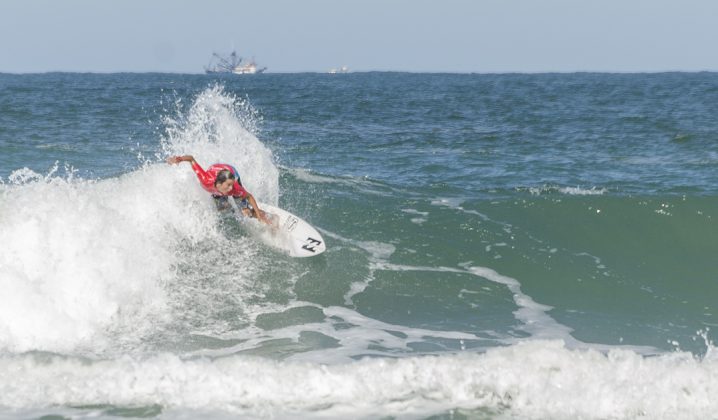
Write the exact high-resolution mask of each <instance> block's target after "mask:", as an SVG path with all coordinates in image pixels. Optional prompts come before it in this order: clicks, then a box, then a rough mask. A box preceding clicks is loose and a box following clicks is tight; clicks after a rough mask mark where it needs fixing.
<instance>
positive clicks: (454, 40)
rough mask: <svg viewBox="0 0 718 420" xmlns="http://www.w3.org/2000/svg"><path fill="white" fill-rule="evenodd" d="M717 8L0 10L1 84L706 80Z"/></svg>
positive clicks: (385, 4) (42, 3)
mask: <svg viewBox="0 0 718 420" xmlns="http://www.w3.org/2000/svg"><path fill="white" fill-rule="evenodd" d="M717 43H718V0H671V1H668V0H593V1H588V0H473V1H471V0H435V1H425V0H255V1H244V0H198V1H189V0H185V1H183V0H0V72H13V73H21V72H45V71H93V72H113V71H131V72H140V71H167V72H182V73H200V72H202V71H203V66H205V65H206V64H208V62H209V59H210V56H211V54H212V52H213V51H217V52H229V51H230V50H231V49H232V48H235V49H236V50H237V51H238V53H240V55H243V56H248V57H251V56H254V57H255V58H256V60H257V63H258V64H259V65H260V66H267V67H269V70H268V71H271V72H294V71H327V70H328V69H330V68H333V67H339V66H342V65H346V66H348V67H349V68H350V70H354V71H363V70H398V71H417V72H419V71H427V72H436V71H449V72H543V71H619V72H625V71H666V70H685V71H696V70H718V53H717V51H718V48H717V47H716V44H717Z"/></svg>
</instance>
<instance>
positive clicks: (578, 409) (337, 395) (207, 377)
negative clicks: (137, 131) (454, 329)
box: [0, 341, 718, 419]
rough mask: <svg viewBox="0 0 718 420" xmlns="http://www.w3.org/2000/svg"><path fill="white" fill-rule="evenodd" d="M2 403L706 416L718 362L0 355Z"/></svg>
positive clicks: (609, 357)
mask: <svg viewBox="0 0 718 420" xmlns="http://www.w3.org/2000/svg"><path fill="white" fill-rule="evenodd" d="M0 372H1V373H2V375H0V406H5V407H9V408H17V409H21V408H23V407H47V406H52V405H60V406H63V405H64V406H68V405H80V406H81V405H101V404H113V405H118V406H130V407H132V406H147V405H152V404H159V405H162V406H163V407H165V410H168V412H172V410H183V411H184V410H187V409H189V410H195V411H196V413H202V412H207V413H210V412H212V411H213V410H219V411H221V412H222V413H224V414H225V415H226V416H228V417H231V416H232V415H241V416H250V417H286V416H291V417H297V418H315V417H322V418H327V417H329V418H336V417H343V416H351V417H352V418H362V417H377V416H386V415H397V416H399V417H401V418H412V417H425V416H427V415H431V414H432V413H440V412H447V411H449V410H455V409H464V410H474V411H469V412H477V411H475V410H482V411H481V412H484V413H494V414H495V415H496V414H499V415H502V416H505V417H519V418H556V419H574V418H586V419H594V418H604V419H605V418H651V419H674V418H689V419H693V418H695V419H698V418H713V417H714V416H715V413H716V409H718V403H717V402H716V399H715V398H714V397H715V395H716V393H717V392H718V381H716V377H718V360H716V359H715V358H714V357H711V356H710V354H709V356H708V357H706V358H704V359H703V360H697V359H695V358H693V356H691V355H690V354H687V353H673V354H667V355H663V356H658V357H648V358H647V357H643V356H640V355H637V354H635V353H633V352H630V351H624V350H613V351H610V352H609V353H607V354H604V353H600V352H597V351H594V350H568V349H566V348H565V347H564V346H563V345H562V343H561V342H560V341H528V342H523V343H520V344H517V345H514V346H511V347H507V348H495V349H491V350H489V351H487V352H486V353H484V354H457V355H443V356H424V357H407V358H401V359H386V358H381V359H364V360H361V361H357V362H353V363H348V364H341V365H331V366H325V365H318V364H313V363H304V362H278V361H271V360H267V359H260V358H253V357H247V356H229V357H221V358H217V359H208V358H199V359H190V360H183V359H181V358H180V357H178V356H176V355H172V354H159V355H154V356H149V357H143V358H135V357H129V356H126V357H122V358H119V359H115V360H100V361H93V362H86V361H82V360H79V359H75V358H65V357H49V356H42V355H15V356H5V357H1V358H0Z"/></svg>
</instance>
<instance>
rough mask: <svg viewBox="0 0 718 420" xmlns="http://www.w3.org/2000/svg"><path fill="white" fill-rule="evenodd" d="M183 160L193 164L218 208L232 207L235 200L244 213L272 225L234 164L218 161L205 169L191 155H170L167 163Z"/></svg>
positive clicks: (176, 162)
mask: <svg viewBox="0 0 718 420" xmlns="http://www.w3.org/2000/svg"><path fill="white" fill-rule="evenodd" d="M181 162H189V163H190V164H191V165H192V170H193V171H194V173H195V174H197V179H199V182H200V184H201V185H202V188H204V189H205V190H206V191H208V192H209V193H211V194H212V198H214V200H215V204H216V205H217V209H219V210H228V209H230V208H231V207H232V204H231V203H230V202H229V200H234V202H235V204H236V205H237V207H238V208H239V209H240V210H241V211H242V214H244V215H245V216H248V217H254V218H256V219H258V220H260V221H262V222H264V223H266V224H268V225H271V222H270V221H269V218H268V217H267V215H266V213H265V212H264V211H262V210H261V209H260V208H259V206H258V205H257V200H255V199H254V196H253V195H252V194H250V193H249V191H247V190H245V189H244V187H243V186H242V182H241V180H240V178H239V173H238V172H237V170H236V169H235V168H234V167H233V166H232V165H227V164H225V163H217V164H214V165H212V166H210V167H209V168H207V170H206V171H205V170H204V169H202V167H201V166H200V165H199V163H197V161H196V160H194V157H193V156H191V155H184V156H170V157H169V158H167V163H169V164H170V165H177V164H179V163H181Z"/></svg>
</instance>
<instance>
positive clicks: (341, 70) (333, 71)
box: [327, 66, 349, 74]
mask: <svg viewBox="0 0 718 420" xmlns="http://www.w3.org/2000/svg"><path fill="white" fill-rule="evenodd" d="M327 73H329V74H337V73H349V67H347V66H341V67H339V68H338V69H330V70H329V71H328V72H327Z"/></svg>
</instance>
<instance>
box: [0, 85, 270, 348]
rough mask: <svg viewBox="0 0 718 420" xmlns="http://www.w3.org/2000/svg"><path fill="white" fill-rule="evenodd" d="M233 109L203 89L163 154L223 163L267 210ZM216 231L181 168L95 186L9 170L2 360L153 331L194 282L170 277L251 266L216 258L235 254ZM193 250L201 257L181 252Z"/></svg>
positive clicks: (266, 178) (0, 218)
mask: <svg viewBox="0 0 718 420" xmlns="http://www.w3.org/2000/svg"><path fill="white" fill-rule="evenodd" d="M240 105H241V103H238V102H237V100H236V99H234V98H233V97H231V96H230V95H227V94H225V93H223V92H222V91H221V89H219V88H213V89H208V90H207V91H205V92H204V93H202V94H201V95H199V96H198V98H197V100H196V101H195V103H194V104H193V106H192V107H191V108H190V109H189V110H188V111H187V112H186V113H184V114H182V113H180V114H179V117H177V119H175V120H170V121H168V124H169V129H168V136H167V138H166V139H165V140H164V147H165V149H166V150H167V151H168V153H173V154H177V153H192V154H194V155H195V157H196V158H197V159H199V160H200V161H201V162H206V165H207V166H208V165H209V164H211V163H213V160H216V161H225V162H231V163H232V164H234V165H235V166H236V167H237V168H238V169H239V170H240V171H241V174H242V175H243V176H242V180H243V181H244V182H245V184H246V185H247V187H248V189H249V190H250V191H251V192H252V193H253V194H255V195H256V196H257V197H262V198H264V199H265V200H269V201H272V202H276V200H277V196H278V172H277V169H276V167H275V166H274V164H273V163H272V155H271V152H270V151H269V150H268V149H267V148H266V147H264V145H262V143H261V142H260V141H259V140H258V139H257V138H256V137H255V136H254V134H252V133H251V132H250V131H248V130H247V129H245V128H244V127H245V126H244V125H243V120H242V118H241V116H242V115H245V114H242V113H241V112H239V111H242V108H241V106H240ZM245 125H246V122H245ZM218 220H219V219H218V215H217V213H216V211H215V209H214V206H213V203H212V200H211V198H210V197H209V196H208V195H207V194H206V193H205V192H204V191H203V190H202V189H201V188H200V187H199V185H198V183H197V181H196V179H195V175H194V173H193V172H192V170H191V168H190V167H189V165H186V164H184V165H182V166H174V167H172V166H169V165H167V164H165V163H154V164H147V165H145V166H143V167H141V168H139V169H137V170H135V171H133V172H131V173H128V174H126V175H123V176H121V177H119V178H112V179H105V180H99V181H94V180H82V179H76V178H74V177H73V176H72V175H69V176H66V177H60V176H57V175H56V174H54V173H51V174H50V175H47V176H42V175H39V174H35V173H33V172H32V171H30V170H28V169H19V170H17V171H15V172H14V173H13V174H12V175H11V176H10V177H9V179H8V180H7V182H4V183H2V184H0V244H2V247H1V248H0V290H2V293H0V351H5V352H13V353H14V352H24V351H30V350H43V351H54V352H65V353H70V354H73V353H89V354H96V353H103V352H106V351H110V349H114V350H115V351H116V350H117V348H118V347H121V346H123V345H128V346H132V343H134V342H138V341H140V340H141V339H142V337H145V336H147V335H148V334H152V333H154V332H156V331H157V330H158V329H162V326H163V325H165V324H166V323H168V322H170V321H172V318H173V315H174V314H173V311H172V308H173V307H174V308H176V307H177V306H178V305H182V304H183V303H187V302H179V301H181V300H182V299H184V298H186V296H182V295H183V294H186V292H187V289H185V290H182V288H181V287H176V286H177V284H178V282H181V281H184V282H189V281H191V280H196V278H190V277H191V276H189V275H187V274H186V273H184V275H178V270H184V271H185V272H186V271H190V272H191V271H192V267H190V266H192V265H194V266H201V265H202V264H213V263H214V264H225V265H226V266H227V267H232V266H241V265H245V266H246V265H248V264H249V261H251V258H250V257H251V254H252V252H253V248H252V247H251V246H248V247H242V249H241V250H239V249H237V250H236V252H232V253H231V254H234V255H230V253H229V252H226V253H217V252H216V250H215V249H214V247H219V248H221V247H226V248H227V249H232V248H233V247H234V245H233V243H232V241H231V240H228V239H227V238H226V237H225V236H224V235H222V233H221V232H220V231H219V230H218V226H219V223H218ZM195 247H200V249H202V248H204V250H203V251H201V252H186V251H187V250H188V249H192V248H195ZM243 257H244V258H243ZM215 271H218V270H215ZM237 271H238V272H240V273H241V271H240V270H237ZM221 277H222V276H218V280H217V281H221ZM237 277H239V278H238V279H237V281H236V282H235V285H237V286H235V287H240V288H241V287H242V280H243V279H242V276H241V274H240V275H239V276H237ZM244 280H246V279H244ZM208 289H210V287H208ZM195 290H196V289H195ZM198 299H201V296H198ZM208 305H211V302H208ZM189 309H190V310H191V308H189ZM118 340H119V342H118Z"/></svg>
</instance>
